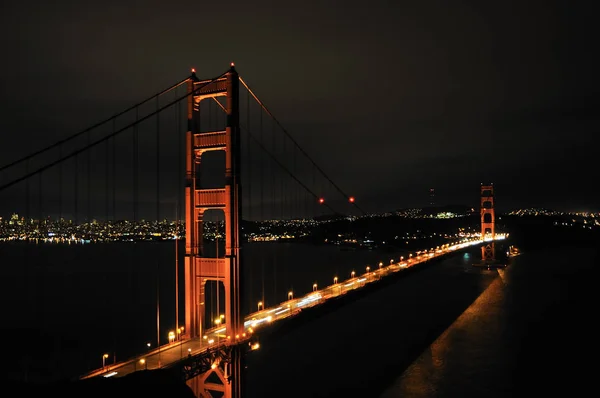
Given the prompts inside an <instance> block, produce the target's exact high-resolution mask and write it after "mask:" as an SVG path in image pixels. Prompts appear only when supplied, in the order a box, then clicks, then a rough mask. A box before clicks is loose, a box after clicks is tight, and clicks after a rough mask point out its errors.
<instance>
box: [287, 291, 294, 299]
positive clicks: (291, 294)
mask: <svg viewBox="0 0 600 398" xmlns="http://www.w3.org/2000/svg"><path fill="white" fill-rule="evenodd" d="M293 298H294V292H292V291H291V290H290V291H289V292H288V300H291V299H293Z"/></svg>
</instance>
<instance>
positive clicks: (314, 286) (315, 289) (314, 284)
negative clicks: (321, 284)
mask: <svg viewBox="0 0 600 398" xmlns="http://www.w3.org/2000/svg"><path fill="white" fill-rule="evenodd" d="M316 291H317V284H316V283H313V292H316Z"/></svg>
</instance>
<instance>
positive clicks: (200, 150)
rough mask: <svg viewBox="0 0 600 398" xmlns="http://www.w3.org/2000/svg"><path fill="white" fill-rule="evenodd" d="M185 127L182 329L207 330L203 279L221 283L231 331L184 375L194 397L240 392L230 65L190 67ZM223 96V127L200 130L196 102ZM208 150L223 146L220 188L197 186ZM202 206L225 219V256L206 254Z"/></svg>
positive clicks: (236, 160)
mask: <svg viewBox="0 0 600 398" xmlns="http://www.w3.org/2000/svg"><path fill="white" fill-rule="evenodd" d="M192 91H193V94H192V95H190V96H189V97H188V104H187V105H188V106H187V108H188V132H187V137H186V176H185V181H186V184H185V204H186V212H185V217H186V218H185V225H186V244H185V245H186V247H185V331H186V333H187V334H188V336H189V337H190V338H193V337H197V336H200V338H202V335H203V333H204V330H206V326H205V325H204V322H205V303H206V298H207V297H206V290H205V285H206V282H207V281H215V282H216V283H218V284H221V285H222V287H221V288H222V289H224V293H225V314H224V315H225V320H224V323H225V329H226V331H225V334H226V335H227V336H230V339H228V340H227V341H226V342H227V344H228V348H230V350H228V352H229V355H227V358H226V359H223V360H221V361H220V362H219V363H218V364H215V365H216V366H215V367H213V368H211V369H210V370H209V371H207V372H205V373H202V374H199V375H198V376H196V377H194V378H193V379H191V380H189V381H188V385H190V387H191V388H192V389H193V390H194V392H195V393H196V396H197V397H205V396H206V397H212V396H213V395H211V391H216V392H217V396H220V395H221V394H224V395H223V396H225V397H228V398H239V397H240V396H241V388H242V387H241V355H242V354H241V349H240V346H239V345H238V344H237V339H236V338H235V336H236V335H237V336H242V334H243V331H244V324H243V317H242V311H241V308H240V305H241V304H240V303H241V301H240V287H241V272H240V265H241V252H240V243H241V242H240V220H241V185H240V154H241V152H240V129H239V77H238V73H237V71H236V70H235V68H234V67H233V64H232V65H231V68H230V69H229V71H228V72H227V73H226V74H224V75H223V76H222V77H220V78H218V79H216V80H207V81H199V80H198V79H197V78H196V75H195V73H193V74H192V78H191V79H190V80H189V81H188V93H191V92H192ZM221 96H224V97H226V104H225V106H223V108H224V110H225V112H226V114H227V123H226V127H225V130H224V131H211V132H200V131H199V130H200V128H199V125H200V123H199V120H200V107H199V105H200V102H201V101H203V100H206V99H208V100H213V99H215V98H217V97H221ZM209 151H224V152H225V165H224V173H225V185H224V187H222V188H216V189H202V188H201V185H200V181H199V178H200V176H201V173H200V168H201V167H202V160H203V159H202V158H203V155H204V154H206V153H207V152H209ZM207 210H220V211H223V213H224V220H225V253H224V258H214V257H212V258H211V257H207V256H206V253H205V250H204V246H203V240H204V239H203V238H204V237H203V234H204V225H203V218H204V214H205V212H206V211H207Z"/></svg>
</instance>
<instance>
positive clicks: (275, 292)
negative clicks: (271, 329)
mask: <svg viewBox="0 0 600 398" xmlns="http://www.w3.org/2000/svg"><path fill="white" fill-rule="evenodd" d="M271 135H272V137H271V140H272V145H273V152H275V148H276V142H275V123H272V128H271ZM271 167H272V169H271V176H272V185H271V188H272V196H273V197H272V199H271V201H272V203H273V207H275V186H276V183H275V173H276V171H277V170H276V169H277V167H276V165H275V164H273V166H271ZM271 211H272V212H273V216H272V217H271V218H275V214H276V213H275V208H273V210H271ZM276 254H277V251H274V252H273V256H271V259H272V262H273V298H274V300H273V304H277V303H279V301H278V300H277V256H276Z"/></svg>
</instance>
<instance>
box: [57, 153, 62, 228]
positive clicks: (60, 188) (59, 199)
mask: <svg viewBox="0 0 600 398" xmlns="http://www.w3.org/2000/svg"><path fill="white" fill-rule="evenodd" d="M58 157H59V158H62V145H59V146H58ZM62 173H63V162H60V164H59V165H58V222H59V223H60V220H61V219H62V195H63V192H62V185H63V184H62Z"/></svg>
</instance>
